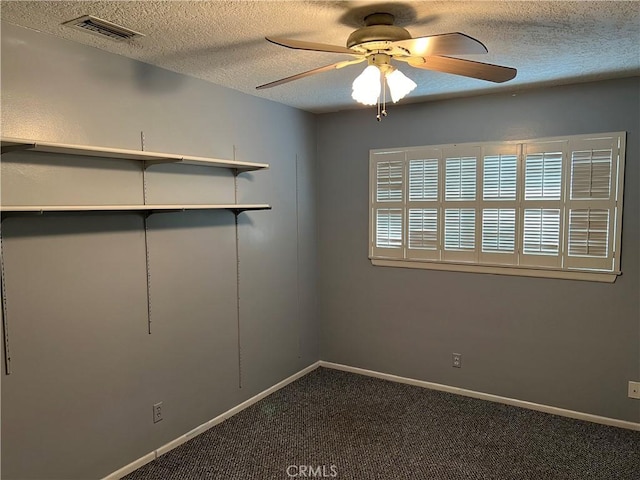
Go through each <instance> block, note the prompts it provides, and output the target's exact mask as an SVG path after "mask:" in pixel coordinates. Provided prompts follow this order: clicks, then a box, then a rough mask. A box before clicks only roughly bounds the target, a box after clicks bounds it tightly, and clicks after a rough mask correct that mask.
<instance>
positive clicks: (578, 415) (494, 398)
mask: <svg viewBox="0 0 640 480" xmlns="http://www.w3.org/2000/svg"><path fill="white" fill-rule="evenodd" d="M320 366H321V367H326V368H333V369H334V370H342V371H345V372H351V373H357V374H360V375H366V376H368V377H375V378H381V379H383V380H390V381H392V382H398V383H406V384H408V385H415V386H417V387H423V388H429V389H431V390H439V391H441V392H448V393H455V394H457V395H463V396H465V397H472V398H478V399H480V400H487V401H489V402H496V403H503V404H506V405H513V406H516V407H521V408H527V409H529V410H536V411H538V412H544V413H551V414H553V415H559V416H561V417H569V418H575V419H577V420H586V421H587V422H593V423H600V424H602V425H609V426H612V427H620V428H626V429H629V430H637V431H640V423H635V422H628V421H626V420H618V419H615V418H609V417H601V416H598V415H592V414H590V413H583V412H576V411H574V410H567V409H564V408H558V407H551V406H549V405H542V404H539V403H533V402H527V401H524V400H518V399H515V398H508V397H501V396H499V395H492V394H490V393H483V392H476V391H475V390H467V389H465V388H458V387H451V386H449V385H442V384H440V383H432V382H425V381H424V380H416V379H413V378H406V377H399V376H397V375H391V374H388V373H380V372H376V371H374V370H365V369H364V368H358V367H350V366H348V365H342V364H339V363H332V362H325V361H323V360H321V361H320Z"/></svg>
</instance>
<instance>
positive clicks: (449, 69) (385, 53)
mask: <svg viewBox="0 0 640 480" xmlns="http://www.w3.org/2000/svg"><path fill="white" fill-rule="evenodd" d="M393 23H394V16H393V15H391V14H390V13H385V12H376V13H371V14H370V15H367V16H365V18H364V27H362V28H359V29H357V30H356V31H354V32H352V33H351V35H349V38H348V39H347V42H346V47H340V46H337V45H327V44H323V43H314V42H305V41H301V40H293V39H287V38H275V37H266V39H267V40H268V41H269V42H271V43H274V44H276V45H281V46H283V47H287V48H293V49H296V50H310V51H316V52H328V53H340V54H347V55H351V56H353V57H355V59H353V60H347V61H341V62H338V63H334V64H331V65H326V66H324V67H320V68H316V69H313V70H309V71H307V72H303V73H299V74H297V75H292V76H290V77H286V78H283V79H280V80H276V81H274V82H270V83H267V84H264V85H260V86H258V87H256V88H258V89H263V88H271V87H275V86H277V85H282V84H283V83H288V82H291V81H294V80H298V79H301V78H304V77H307V76H310V75H314V74H316V73H321V72H325V71H329V70H334V69H339V68H344V67H346V66H349V65H353V64H356V63H360V62H362V61H364V60H367V63H368V65H367V67H366V68H365V69H364V71H363V72H362V73H361V74H360V75H359V76H358V77H357V78H356V79H355V80H354V81H353V84H352V95H351V96H352V98H353V99H354V100H355V101H357V102H359V103H362V104H364V105H376V104H377V105H378V116H377V118H378V120H380V119H381V116H386V111H385V103H386V95H385V93H386V86H387V85H388V86H389V92H390V94H391V100H392V101H393V102H394V103H395V102H397V101H399V100H401V99H402V98H404V97H405V96H406V95H408V94H409V93H410V92H411V91H413V90H414V89H415V88H416V86H417V85H416V83H415V82H414V81H413V80H411V79H409V78H408V77H407V76H405V75H404V74H403V73H402V72H401V71H400V70H398V69H396V68H395V67H394V66H393V65H391V60H394V61H401V62H405V63H407V64H408V65H409V66H411V67H414V68H419V69H422V70H432V71H436V72H443V73H450V74H454V75H461V76H464V77H470V78H476V79H480V80H487V81H490V82H495V83H502V82H506V81H508V80H511V79H513V78H514V77H515V76H516V73H517V70H516V69H515V68H511V67H503V66H500V65H493V64H490V63H481V62H474V61H471V60H463V59H461V58H454V57H451V56H450V55H468V54H483V53H487V48H486V47H485V46H484V45H483V44H482V43H481V42H480V41H478V40H476V39H475V38H472V37H470V36H468V35H465V34H463V33H460V32H453V33H445V34H440V35H429V36H424V37H416V38H412V37H411V34H410V33H409V32H408V31H407V30H406V29H404V28H402V27H398V26H395V25H393ZM381 95H382V98H383V100H382V104H383V105H382V111H381V110H380V96H381Z"/></svg>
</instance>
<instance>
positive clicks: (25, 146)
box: [1, 143, 36, 155]
mask: <svg viewBox="0 0 640 480" xmlns="http://www.w3.org/2000/svg"><path fill="white" fill-rule="evenodd" d="M35 147H36V144H35V143H19V144H16V145H3V146H2V149H1V153H2V155H4V154H5V153H11V152H20V151H22V150H30V149H32V148H35Z"/></svg>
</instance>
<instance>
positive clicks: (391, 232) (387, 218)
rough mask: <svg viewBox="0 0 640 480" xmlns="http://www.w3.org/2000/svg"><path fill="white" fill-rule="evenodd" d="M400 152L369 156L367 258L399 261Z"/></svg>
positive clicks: (401, 225) (402, 176)
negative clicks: (370, 231) (369, 213)
mask: <svg viewBox="0 0 640 480" xmlns="http://www.w3.org/2000/svg"><path fill="white" fill-rule="evenodd" d="M404 159H405V153H404V152H380V153H376V154H374V155H373V156H372V162H371V172H370V181H371V187H372V188H371V189H370V190H371V192H372V197H373V198H372V199H371V202H372V206H373V208H372V211H371V219H370V228H371V229H372V235H371V238H372V244H371V246H370V249H371V250H370V254H371V255H372V256H376V257H383V258H402V257H403V249H404V243H405V242H404V223H405V221H404V190H405V168H404V164H405V162H404Z"/></svg>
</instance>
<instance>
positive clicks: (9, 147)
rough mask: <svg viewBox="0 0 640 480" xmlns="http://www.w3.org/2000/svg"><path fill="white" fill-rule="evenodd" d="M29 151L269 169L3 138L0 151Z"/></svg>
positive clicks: (242, 169)
mask: <svg viewBox="0 0 640 480" xmlns="http://www.w3.org/2000/svg"><path fill="white" fill-rule="evenodd" d="M18 150H31V151H34V152H47V153H62V154H66V155H85V156H89V157H101V158H119V159H125V160H139V161H144V162H145V165H153V164H157V163H184V164H188V165H206V166H209V167H221V168H231V169H235V170H237V171H239V172H249V171H252V170H260V169H262V168H269V164H268V163H253V162H238V161H235V160H221V159H218V158H208V157H195V156H190V155H178V154H174V153H157V152H145V151H138V150H124V149H121V148H107V147H93V146H89V145H70V144H66V143H52V142H40V141H36V140H25V139H21V138H9V137H2V153H7V152H12V151H18Z"/></svg>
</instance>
